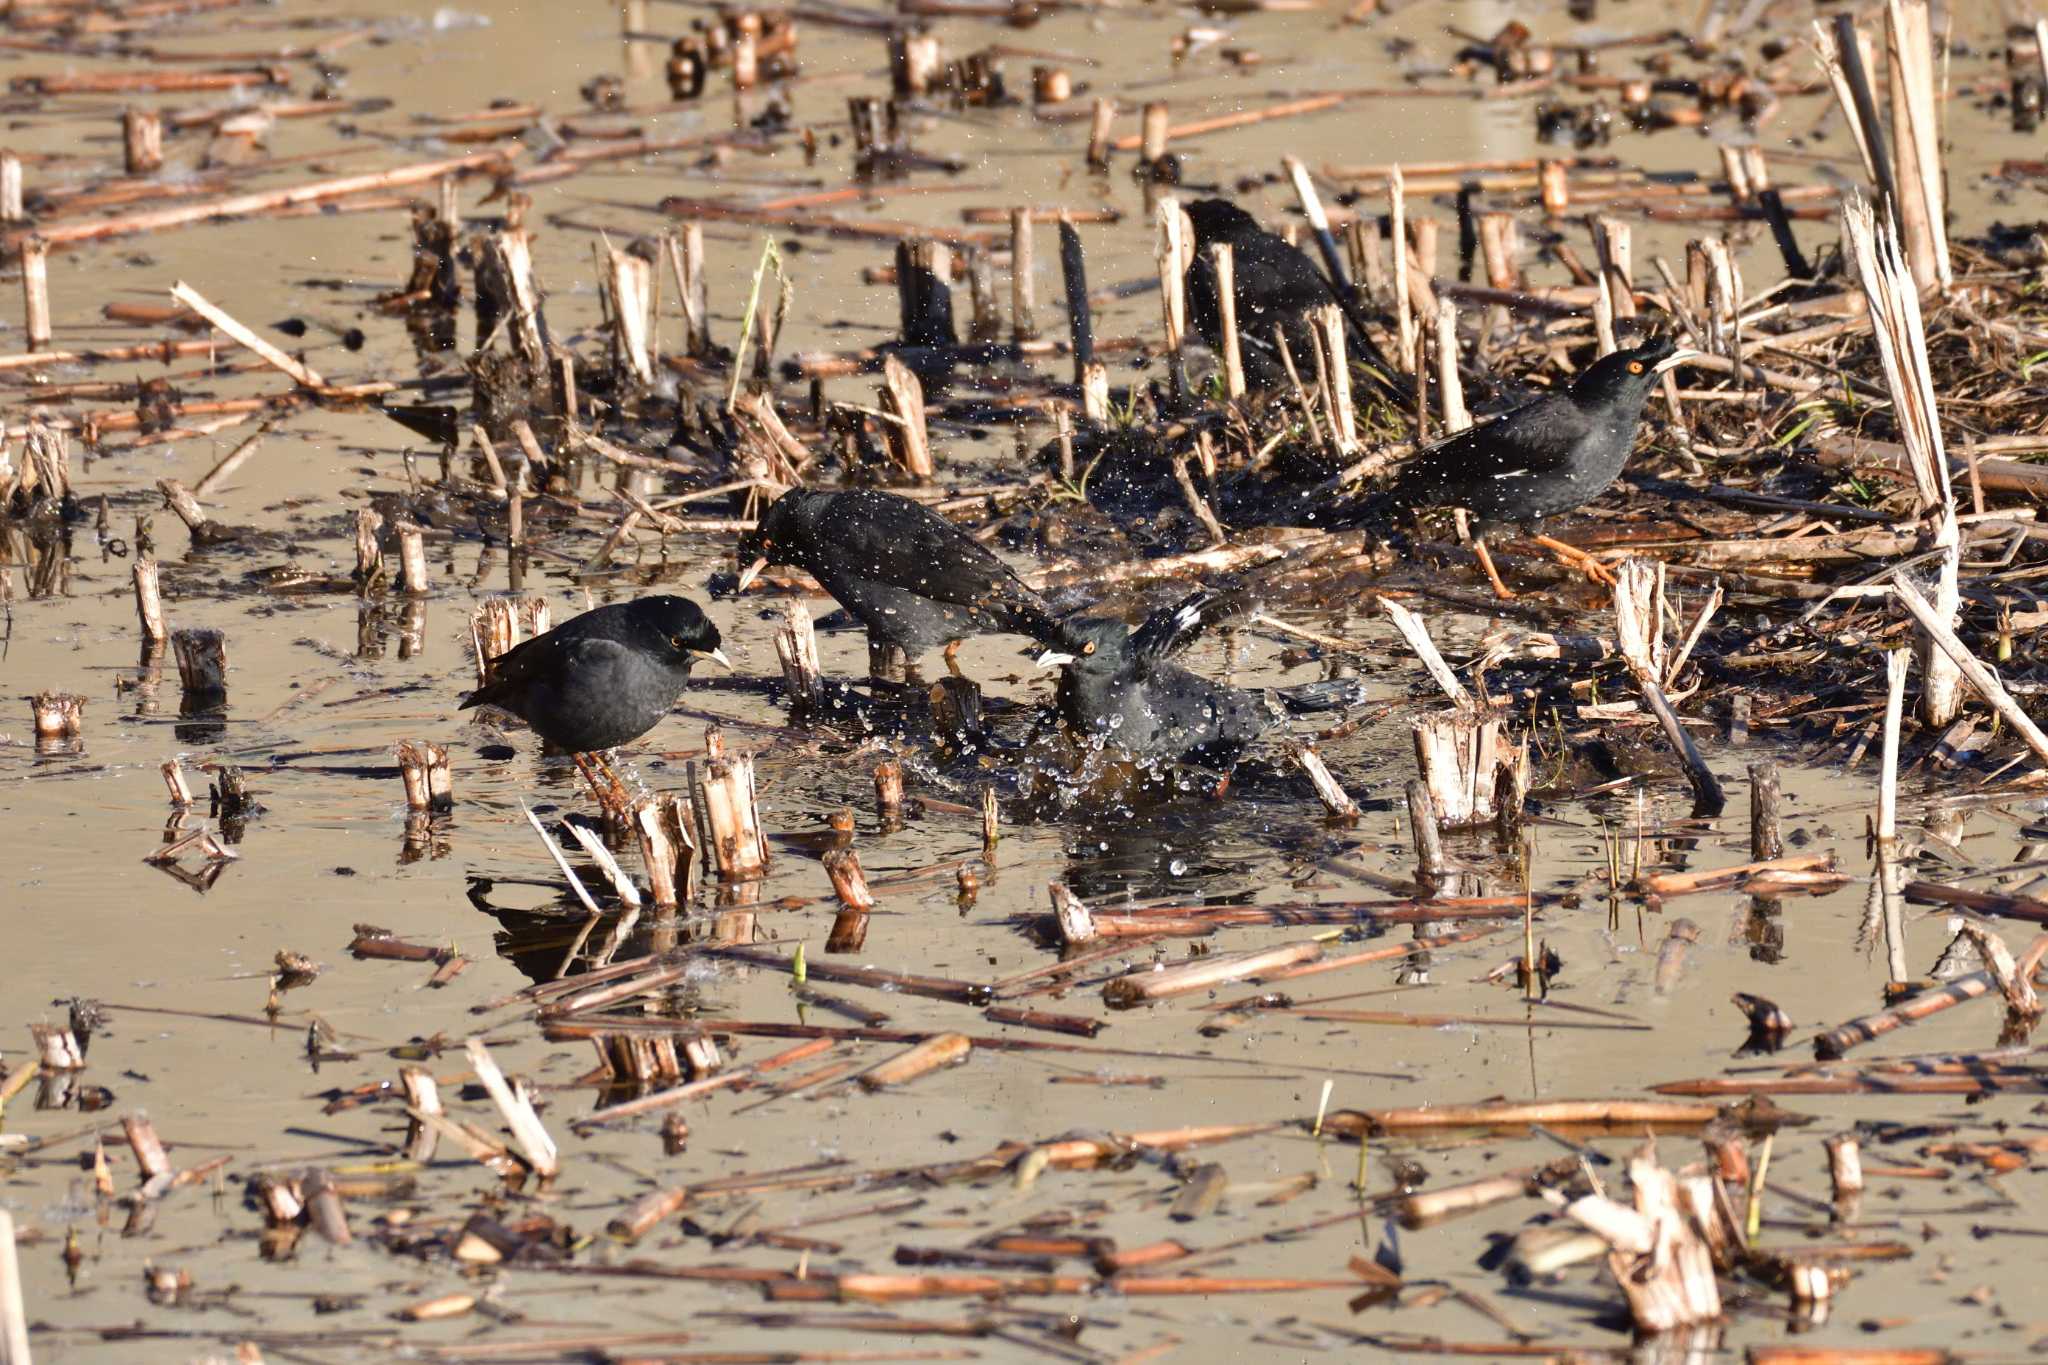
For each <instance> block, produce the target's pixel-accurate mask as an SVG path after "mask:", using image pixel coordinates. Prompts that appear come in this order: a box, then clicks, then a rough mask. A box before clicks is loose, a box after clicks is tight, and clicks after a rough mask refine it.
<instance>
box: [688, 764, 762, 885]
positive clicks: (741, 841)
mask: <svg viewBox="0 0 2048 1365" xmlns="http://www.w3.org/2000/svg"><path fill="white" fill-rule="evenodd" d="M691 767H692V770H693V771H694V770H695V768H696V765H695V764H692V765H691ZM696 781H697V792H696V810H697V818H698V819H699V820H700V821H702V822H703V824H704V826H705V828H706V830H707V837H708V841H709V846H708V849H707V852H708V854H709V856H710V858H711V860H712V865H713V866H714V867H715V868H716V869H717V872H718V876H719V879H720V880H722V881H728V882H743V881H751V880H753V879H755V878H757V877H762V876H765V875H766V874H767V872H768V835H767V832H766V831H765V830H763V829H762V828H761V813H760V810H759V808H758V807H757V805H756V803H755V799H754V759H753V756H752V755H751V754H728V753H727V752H726V749H725V734H724V732H723V731H721V730H719V729H717V728H715V727H714V728H712V729H710V730H707V731H705V733H704V767H703V772H702V774H701V776H699V777H698V778H697V779H696Z"/></svg>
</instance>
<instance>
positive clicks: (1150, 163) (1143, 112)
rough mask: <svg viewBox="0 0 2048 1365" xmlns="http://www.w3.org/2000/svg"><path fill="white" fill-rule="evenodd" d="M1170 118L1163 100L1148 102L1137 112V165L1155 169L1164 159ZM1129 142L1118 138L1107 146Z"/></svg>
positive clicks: (1126, 139) (1117, 145)
mask: <svg viewBox="0 0 2048 1365" xmlns="http://www.w3.org/2000/svg"><path fill="white" fill-rule="evenodd" d="M1172 116H1173V111H1172V110H1171V109H1170V108H1168V107H1167V103H1166V101H1165V100H1149V101H1147V102H1146V104H1145V106H1144V107H1143V108H1142V109H1140V110H1139V112H1138V161H1139V164H1141V165H1143V166H1146V167H1156V166H1158V165H1159V163H1161V162H1162V161H1164V160H1165V159H1166V143H1167V139H1168V137H1169V136H1170V133H1169V128H1170V124H1169V120H1170V119H1171V118H1172ZM1129 141H1130V139H1129V138H1118V139H1117V140H1116V141H1115V142H1112V143H1110V144H1109V145H1110V146H1111V147H1119V146H1122V145H1123V144H1125V143H1128V142H1129ZM1125 150H1128V148H1125ZM1107 160H1108V158H1106V157H1105V158H1104V161H1105V163H1106V162H1107Z"/></svg>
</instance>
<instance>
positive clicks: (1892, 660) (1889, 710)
mask: <svg viewBox="0 0 2048 1365" xmlns="http://www.w3.org/2000/svg"><path fill="white" fill-rule="evenodd" d="M1911 660H1912V656H1911V654H1910V653H1909V651H1907V650H1903V649H1888V650H1886V651H1885V654H1884V675H1885V705H1884V747H1883V754H1884V756H1883V758H1882V759H1881V760H1880V763H1879V767H1878V771H1877V840H1878V843H1879V845H1880V846H1881V847H1882V848H1884V849H1890V848H1891V847H1892V845H1894V844H1895V843H1896V842H1897V840H1898V837H1899V732H1900V730H1901V728H1902V724H1903V722H1904V720H1905V713H1906V668H1907V665H1908V664H1909V663H1910V662H1911ZM1883 870H1884V869H1882V868H1881V869H1880V872H1882V871H1883Z"/></svg>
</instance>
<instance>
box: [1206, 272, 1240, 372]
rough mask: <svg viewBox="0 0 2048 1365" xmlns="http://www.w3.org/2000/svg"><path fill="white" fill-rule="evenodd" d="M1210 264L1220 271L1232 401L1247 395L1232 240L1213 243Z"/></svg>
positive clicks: (1225, 354)
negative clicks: (1240, 340)
mask: <svg viewBox="0 0 2048 1365" xmlns="http://www.w3.org/2000/svg"><path fill="white" fill-rule="evenodd" d="M1209 266H1210V269H1211V270H1213V271H1214V272H1215V275H1216V312H1217V316H1218V318H1219V320H1220V330H1221V331H1222V333H1223V355H1222V360H1223V392H1224V396H1225V397H1227V398H1229V399H1230V401H1231V402H1233V403H1234V402H1236V401H1238V400H1239V399H1241V398H1243V397H1244V395H1245V382H1244V350H1243V348H1242V345H1241V344H1240V342H1239V340H1238V335H1237V292H1236V291H1237V262H1236V255H1235V252H1234V250H1233V249H1232V247H1231V245H1230V243H1228V242H1212V243H1210V245H1209Z"/></svg>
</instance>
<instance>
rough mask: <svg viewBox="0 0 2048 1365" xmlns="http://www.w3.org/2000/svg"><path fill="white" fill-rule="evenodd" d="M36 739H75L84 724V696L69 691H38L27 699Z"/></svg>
mask: <svg viewBox="0 0 2048 1365" xmlns="http://www.w3.org/2000/svg"><path fill="white" fill-rule="evenodd" d="M29 713H30V716H31V718H32V719H33V721H34V723H35V733H36V738H37V739H77V738H78V736H79V734H80V732H81V731H82V730H83V729H84V725H85V720H84V718H85V698H84V697H80V696H76V695H74V694H72V693H69V692H38V693H36V694H35V696H33V697H31V698H30V699H29Z"/></svg>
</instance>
